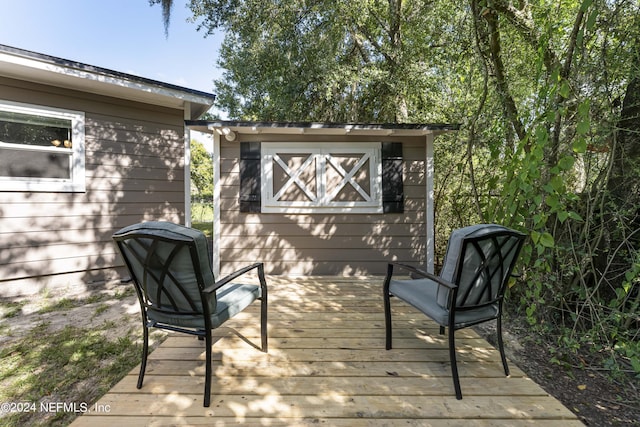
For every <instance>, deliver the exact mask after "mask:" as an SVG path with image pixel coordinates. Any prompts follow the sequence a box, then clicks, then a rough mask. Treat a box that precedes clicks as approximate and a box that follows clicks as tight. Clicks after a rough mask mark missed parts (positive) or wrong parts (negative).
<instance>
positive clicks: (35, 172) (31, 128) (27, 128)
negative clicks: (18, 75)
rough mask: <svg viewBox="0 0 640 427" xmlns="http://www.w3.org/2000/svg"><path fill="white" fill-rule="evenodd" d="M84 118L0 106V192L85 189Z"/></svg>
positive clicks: (70, 113) (71, 113) (19, 106)
mask: <svg viewBox="0 0 640 427" xmlns="http://www.w3.org/2000/svg"><path fill="white" fill-rule="evenodd" d="M84 172H85V158H84V113H81V112H77V111H69V110H60V109H55V108H49V107H41V106H32V105H26V104H19V103H14V102H6V101H0V191H52V192H56V191H60V192H81V191H84V190H85V174H84Z"/></svg>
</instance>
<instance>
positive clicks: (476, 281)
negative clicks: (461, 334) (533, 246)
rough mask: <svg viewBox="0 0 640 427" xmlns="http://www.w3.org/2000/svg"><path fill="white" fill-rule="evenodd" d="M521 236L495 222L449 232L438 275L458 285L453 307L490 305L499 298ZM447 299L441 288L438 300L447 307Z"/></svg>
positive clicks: (510, 270) (514, 261)
mask: <svg viewBox="0 0 640 427" xmlns="http://www.w3.org/2000/svg"><path fill="white" fill-rule="evenodd" d="M523 239H524V235H523V234H521V233H518V232H516V231H514V230H510V229H508V228H505V227H502V226H499V225H495V224H479V225H475V226H471V227H465V228H463V229H459V230H456V231H455V232H454V233H452V235H451V238H450V240H449V245H448V247H447V255H446V257H445V262H444V265H443V268H442V272H441V277H443V278H444V279H445V280H448V281H450V282H452V283H454V284H455V285H457V286H458V290H457V296H456V301H455V307H456V309H470V308H476V307H481V306H486V305H491V304H495V303H497V302H498V301H499V300H500V298H502V296H503V294H504V290H505V287H506V285H507V283H508V280H509V277H510V275H511V272H512V270H513V267H514V265H515V263H516V260H517V257H518V254H519V252H520V248H521V247H522V243H523ZM448 298H449V292H448V291H447V290H444V289H443V288H442V287H441V288H440V289H439V291H438V303H439V304H440V305H441V306H442V307H446V306H447V304H448Z"/></svg>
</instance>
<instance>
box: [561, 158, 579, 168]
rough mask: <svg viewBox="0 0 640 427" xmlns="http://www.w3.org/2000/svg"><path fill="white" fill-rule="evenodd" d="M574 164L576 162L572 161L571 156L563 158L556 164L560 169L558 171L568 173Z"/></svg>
mask: <svg viewBox="0 0 640 427" xmlns="http://www.w3.org/2000/svg"><path fill="white" fill-rule="evenodd" d="M575 162H576V159H574V158H573V156H564V157H563V158H561V159H560V161H559V162H558V167H560V169H562V170H565V171H568V170H571V169H572V168H573V165H574V164H575Z"/></svg>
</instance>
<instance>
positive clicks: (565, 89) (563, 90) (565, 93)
mask: <svg viewBox="0 0 640 427" xmlns="http://www.w3.org/2000/svg"><path fill="white" fill-rule="evenodd" d="M570 94H571V88H570V87H569V83H567V81H566V80H563V81H562V83H561V84H560V95H561V96H562V97H563V98H568V97H569V95H570Z"/></svg>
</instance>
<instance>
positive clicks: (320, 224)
mask: <svg viewBox="0 0 640 427" xmlns="http://www.w3.org/2000/svg"><path fill="white" fill-rule="evenodd" d="M187 125H188V127H189V128H191V129H193V130H198V131H200V132H209V133H211V134H212V135H213V139H214V149H213V163H214V226H213V236H214V237H213V252H214V254H213V267H214V271H215V272H216V273H217V274H223V275H224V274H225V273H229V272H231V271H233V270H235V269H237V268H238V267H240V266H242V265H246V264H248V263H251V262H255V261H257V260H259V261H263V262H264V263H265V269H266V272H267V273H269V274H276V275H301V276H309V275H344V276H354V275H379V274H384V273H385V272H386V261H389V260H395V261H400V262H406V263H409V264H412V265H416V266H422V267H426V268H428V269H430V270H433V263H434V227H433V223H434V222H433V217H434V206H433V200H434V196H433V184H434V163H433V161H434V159H433V149H434V140H435V138H436V137H437V136H438V135H441V134H443V133H446V132H451V131H454V130H456V129H457V128H458V126H457V125H450V124H339V123H278V122H238V121H188V122H187Z"/></svg>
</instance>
